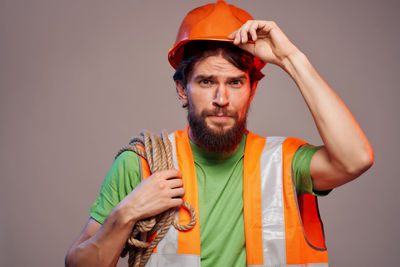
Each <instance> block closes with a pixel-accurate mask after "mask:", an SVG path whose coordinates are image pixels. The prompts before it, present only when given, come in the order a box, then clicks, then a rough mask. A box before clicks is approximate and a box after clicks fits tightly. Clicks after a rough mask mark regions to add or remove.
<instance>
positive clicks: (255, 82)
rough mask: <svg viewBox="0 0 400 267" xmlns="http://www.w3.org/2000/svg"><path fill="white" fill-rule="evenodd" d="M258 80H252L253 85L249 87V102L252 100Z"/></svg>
mask: <svg viewBox="0 0 400 267" xmlns="http://www.w3.org/2000/svg"><path fill="white" fill-rule="evenodd" d="M257 85H258V81H254V82H253V86H252V88H251V93H250V103H251V101H253V97H254V95H255V94H256V89H257Z"/></svg>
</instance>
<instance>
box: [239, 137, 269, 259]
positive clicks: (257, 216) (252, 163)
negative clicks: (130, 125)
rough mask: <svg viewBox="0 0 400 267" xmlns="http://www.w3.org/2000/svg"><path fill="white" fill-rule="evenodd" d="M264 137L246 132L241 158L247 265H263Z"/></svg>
mask: <svg viewBox="0 0 400 267" xmlns="http://www.w3.org/2000/svg"><path fill="white" fill-rule="evenodd" d="M265 141H266V138H265V137H261V136H258V135H255V134H253V133H251V132H248V134H247V138H246V146H245V150H244V160H243V216H244V226H245V238H246V258H247V265H263V262H264V259H263V241H262V224H261V222H262V210H261V175H260V170H261V169H260V156H261V153H262V151H263V149H264V145H265Z"/></svg>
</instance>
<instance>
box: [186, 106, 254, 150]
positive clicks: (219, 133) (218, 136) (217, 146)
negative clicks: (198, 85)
mask: <svg viewBox="0 0 400 267" xmlns="http://www.w3.org/2000/svg"><path fill="white" fill-rule="evenodd" d="M247 111H248V110H246V114H245V116H244V118H243V119H241V120H239V116H238V114H237V113H229V112H228V111H227V110H226V109H224V108H220V107H216V108H215V109H214V110H211V111H206V110H205V111H202V112H201V113H200V115H197V114H196V113H195V110H194V108H193V106H192V105H191V103H190V101H189V106H188V116H187V118H188V122H189V126H190V130H191V133H192V135H193V138H194V139H195V140H193V141H195V143H196V144H197V145H199V146H200V147H201V148H202V149H204V150H206V151H208V152H212V153H230V152H233V151H234V150H235V149H236V148H237V147H238V145H239V144H240V142H241V141H242V138H243V134H244V133H245V131H246V124H247ZM217 114H223V115H224V116H230V117H232V118H233V119H234V120H235V124H234V125H233V126H232V127H230V128H229V129H224V128H223V125H221V126H218V125H217V127H216V129H211V128H210V127H209V126H208V125H207V123H206V121H205V119H206V117H207V116H216V115H217Z"/></svg>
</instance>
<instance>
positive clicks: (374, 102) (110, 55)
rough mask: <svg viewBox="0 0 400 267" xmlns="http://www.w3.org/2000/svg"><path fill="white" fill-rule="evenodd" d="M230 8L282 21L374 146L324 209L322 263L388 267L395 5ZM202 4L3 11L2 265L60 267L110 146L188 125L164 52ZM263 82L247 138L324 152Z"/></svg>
mask: <svg viewBox="0 0 400 267" xmlns="http://www.w3.org/2000/svg"><path fill="white" fill-rule="evenodd" d="M231 2H232V3H234V4H236V5H237V6H239V7H242V8H244V9H246V10H248V11H249V12H250V13H251V14H252V15H253V16H254V17H256V18H260V19H267V20H275V21H276V22H277V23H278V25H280V27H281V28H282V29H283V31H284V32H285V33H286V34H287V35H288V36H289V38H290V39H291V40H292V41H293V42H294V43H295V44H296V45H297V46H298V47H299V48H300V49H301V50H302V51H303V52H304V53H305V54H306V55H307V56H308V57H309V58H310V60H311V62H312V63H313V64H314V66H315V67H316V68H317V70H318V71H319V72H320V74H321V75H322V76H323V77H324V79H325V80H326V81H327V82H328V83H329V84H330V85H331V86H332V87H333V88H334V90H335V91H336V92H337V93H338V94H339V96H340V97H341V98H342V99H343V100H344V102H345V103H346V104H347V105H348V107H349V108H350V110H351V111H352V112H353V114H354V116H355V117H356V119H357V120H358V122H359V124H360V125H361V127H362V128H363V130H364V131H365V133H366V135H367V137H368V138H369V140H370V142H371V144H372V146H373V148H374V151H375V164H374V166H373V167H372V168H371V169H370V170H369V171H368V172H367V173H365V174H364V175H362V177H360V178H359V179H358V180H356V181H354V182H351V183H350V184H347V185H345V186H343V187H340V188H337V189H336V190H334V191H333V192H332V193H331V194H330V195H329V196H328V197H325V198H322V199H320V209H321V213H322V217H323V219H324V222H325V227H326V229H325V230H326V234H327V245H328V249H329V255H330V263H331V266H334V267H337V266H365V267H367V266H370V267H373V266H397V265H398V264H396V262H398V260H397V257H396V256H398V255H396V254H398V240H400V234H399V230H398V228H397V226H398V225H399V223H398V222H397V219H398V218H399V208H398V205H399V201H398V192H397V190H398V187H399V185H400V183H399V178H398V176H397V175H396V173H395V168H396V165H397V156H396V155H397V152H398V150H399V148H400V147H399V144H398V142H397V141H396V140H397V139H398V138H399V123H398V122H399V119H398V117H399V115H400V114H399V107H398V106H397V105H396V104H397V101H398V97H399V90H398V84H399V82H400V78H399V76H400V73H399V68H398V62H399V60H400V58H399V52H398V48H399V47H400V44H399V31H398V27H399V18H398V13H399V11H400V10H399V2H398V1H396V0H393V1H389V0H386V1H378V0H375V1H366V0H363V1H361V0H359V1H348V0H340V1H338V0H335V1H320V0H305V1H289V0H287V1H272V0H271V1H266V0H263V1H261V0H253V1H231ZM203 3H204V2H203V1H183V0H182V1H179V0H174V1H154V0H148V1H133V0H131V1H106V0H101V1H100V0H87V1H54V0H47V1H46V0H37V1H29V0H1V1H0V12H1V13H0V38H1V39H0V68H1V69H0V88H1V91H0V125H1V126H0V127H1V128H0V170H1V181H0V182H1V184H0V190H1V199H0V203H1V213H0V216H1V221H0V224H1V226H0V240H1V243H0V244H1V247H0V265H1V266H62V265H63V260H64V255H65V252H66V250H67V249H68V247H69V246H70V245H71V243H72V242H73V240H74V239H75V238H76V237H77V235H78V233H79V232H80V231H81V229H82V227H83V226H84V224H85V222H86V220H87V219H88V211H89V208H90V206H91V204H92V203H93V201H94V200H95V198H96V196H97V194H98V191H99V189H100V186H101V184H102V181H103V178H104V176H105V174H106V172H107V170H108V168H109V167H110V165H111V164H112V161H113V155H114V153H115V152H116V151H117V150H118V149H119V147H120V146H121V145H124V144H126V143H127V142H128V140H129V138H130V137H131V136H133V135H136V134H137V133H139V131H140V130H141V129H147V130H150V131H154V132H160V130H161V129H167V130H169V131H172V130H174V129H177V128H184V127H185V125H186V116H185V111H184V110H183V109H182V108H181V107H180V104H179V102H178V100H177V96H176V93H175V88H174V85H173V82H172V79H171V75H172V74H173V70H172V68H171V67H170V66H169V64H168V62H167V52H168V49H169V48H170V47H171V46H172V44H173V42H174V41H175V36H176V32H177V29H178V27H179V25H180V22H181V20H182V18H183V17H184V15H185V14H186V12H188V11H189V10H190V9H192V8H194V7H196V6H199V5H202V4H203ZM264 73H265V74H266V77H265V78H264V80H263V81H262V82H261V83H260V85H259V88H258V91H257V94H256V97H255V100H254V102H253V106H252V110H251V113H250V118H249V129H251V130H253V131H254V132H255V133H257V134H260V135H283V136H296V137H298V138H302V139H304V140H306V141H308V142H310V143H313V144H316V145H318V144H321V140H320V138H319V135H318V132H317V130H316V128H315V126H314V123H313V121H312V118H311V116H310V114H309V112H308V110H307V107H306V105H305V104H304V102H303V100H302V98H301V96H300V94H299V93H298V91H297V89H296V87H295V85H294V83H293V82H292V81H291V80H290V78H289V77H288V76H287V75H286V74H285V73H284V72H283V71H282V70H280V69H278V68H277V67H275V66H272V65H267V67H266V68H265V69H264ZM396 118H397V119H396ZM396 252H397V253H396Z"/></svg>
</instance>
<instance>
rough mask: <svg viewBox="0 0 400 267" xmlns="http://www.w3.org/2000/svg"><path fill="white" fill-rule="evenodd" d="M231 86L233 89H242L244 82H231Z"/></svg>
mask: <svg viewBox="0 0 400 267" xmlns="http://www.w3.org/2000/svg"><path fill="white" fill-rule="evenodd" d="M230 84H231V86H233V87H241V86H242V85H243V81H242V80H239V79H238V80H232V81H230Z"/></svg>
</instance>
